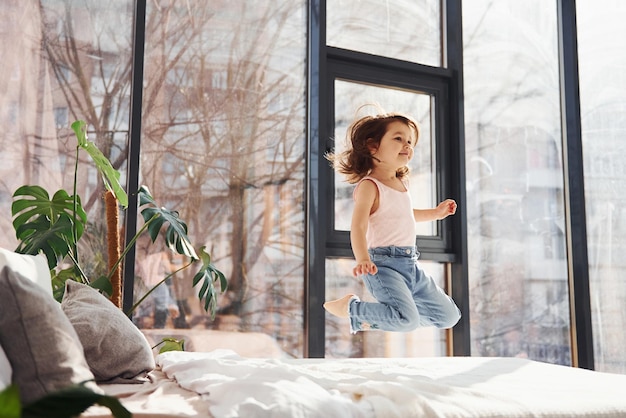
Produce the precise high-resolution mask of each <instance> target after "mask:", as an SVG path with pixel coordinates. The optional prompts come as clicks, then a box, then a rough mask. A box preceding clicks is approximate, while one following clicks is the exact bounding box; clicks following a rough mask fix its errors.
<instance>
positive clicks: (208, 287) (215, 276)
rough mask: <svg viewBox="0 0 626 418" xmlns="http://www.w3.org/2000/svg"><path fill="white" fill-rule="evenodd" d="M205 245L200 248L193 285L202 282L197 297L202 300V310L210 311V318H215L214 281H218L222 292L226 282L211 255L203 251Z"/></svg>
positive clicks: (215, 293) (224, 289) (215, 296)
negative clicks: (200, 263)
mask: <svg viewBox="0 0 626 418" xmlns="http://www.w3.org/2000/svg"><path fill="white" fill-rule="evenodd" d="M204 248H205V247H202V248H200V260H202V267H201V268H200V271H198V273H196V275H195V276H194V277H193V285H194V287H195V286H196V285H198V283H200V282H202V286H201V287H200V290H199V292H198V298H200V300H204V310H205V311H206V312H210V313H211V318H215V312H216V310H217V292H216V291H215V283H219V285H220V290H221V292H222V293H224V292H225V291H226V288H227V286H228V283H227V281H226V277H225V276H224V273H222V272H221V271H219V270H218V269H217V268H216V267H215V266H214V265H213V263H211V256H210V255H209V254H208V253H207V252H206V251H204Z"/></svg>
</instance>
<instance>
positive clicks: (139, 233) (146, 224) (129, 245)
mask: <svg viewBox="0 0 626 418" xmlns="http://www.w3.org/2000/svg"><path fill="white" fill-rule="evenodd" d="M157 217H158V215H157V214H154V215H153V216H152V218H150V219H148V221H147V222H146V223H144V224H143V226H142V227H141V228H139V231H137V233H136V234H135V236H134V237H133V239H131V240H130V242H129V243H128V245H126V247H125V248H124V251H122V254H120V258H118V259H117V261H116V262H115V264H114V265H113V267H112V268H111V270H110V271H109V275H108V276H107V280H109V281H111V277H113V273H115V270H116V269H117V267H118V266H119V265H120V264H121V262H122V261H123V260H124V257H126V254H128V252H129V251H130V249H131V248H133V245H135V242H137V238H139V236H140V235H141V234H142V233H143V231H145V230H146V229H147V228H148V226H149V225H150V224H151V223H152V221H153V220H155V219H156V218H157Z"/></svg>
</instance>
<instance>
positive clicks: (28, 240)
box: [0, 120, 227, 418]
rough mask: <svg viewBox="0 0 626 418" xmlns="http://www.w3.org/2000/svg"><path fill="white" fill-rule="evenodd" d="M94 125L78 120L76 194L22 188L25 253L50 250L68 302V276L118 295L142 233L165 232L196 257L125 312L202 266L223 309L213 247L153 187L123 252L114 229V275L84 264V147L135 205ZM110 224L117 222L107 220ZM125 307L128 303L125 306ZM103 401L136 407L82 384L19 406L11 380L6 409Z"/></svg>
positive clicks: (111, 187)
mask: <svg viewBox="0 0 626 418" xmlns="http://www.w3.org/2000/svg"><path fill="white" fill-rule="evenodd" d="M86 126H87V124H86V123H85V122H84V121H82V120H77V121H75V122H74V123H73V124H72V129H73V131H74V133H75V134H76V139H77V145H76V164H75V167H74V185H73V190H72V192H71V193H69V192H67V191H66V190H64V189H61V190H58V191H57V192H55V193H54V194H53V195H52V197H50V195H49V193H48V192H47V191H46V190H45V189H43V188H42V187H40V186H38V185H24V186H21V187H19V188H18V189H17V190H16V191H15V192H14V194H13V204H12V206H11V212H12V216H13V227H14V229H15V234H16V237H17V238H18V240H19V244H18V246H17V248H16V249H15V251H16V252H18V253H21V254H31V255H36V254H39V253H43V254H45V256H46V259H47V261H48V267H49V269H50V273H51V276H52V288H53V291H54V296H55V298H56V299H57V300H58V301H61V299H62V297H63V291H64V289H65V282H66V281H67V280H76V281H79V282H81V283H85V284H88V285H90V286H92V287H94V288H96V289H98V290H100V291H102V292H103V293H105V294H107V295H108V296H109V297H111V296H112V294H113V293H115V289H114V286H113V283H112V280H113V278H114V277H115V276H116V275H118V276H119V272H120V264H121V263H122V262H123V260H124V258H125V256H126V254H127V253H128V252H129V251H131V249H132V248H133V246H134V245H135V243H136V241H137V239H138V238H139V237H140V236H141V235H142V234H148V235H149V237H150V239H151V241H152V242H153V243H154V242H155V241H156V240H157V239H158V238H159V236H161V237H162V239H163V240H164V241H165V244H166V246H167V248H169V249H170V250H171V251H173V252H174V253H176V254H180V255H182V256H185V257H187V259H189V260H190V261H189V262H188V263H187V264H184V265H183V266H182V267H180V268H179V269H178V270H176V271H175V272H172V273H170V274H169V275H167V276H165V277H163V278H162V280H160V281H159V282H157V283H156V284H155V285H154V286H153V287H152V288H150V289H149V290H148V291H147V292H146V293H145V294H144V295H143V296H142V297H141V298H139V300H138V301H137V302H136V303H135V304H134V305H133V306H132V307H131V308H130V309H129V310H128V312H125V313H126V314H127V315H128V316H131V315H132V313H133V311H134V310H135V309H136V308H137V306H138V305H139V304H140V303H141V302H142V301H144V300H145V298H146V297H147V296H148V295H149V294H150V293H151V292H152V291H154V289H156V288H157V287H158V286H161V285H162V284H163V283H164V282H165V281H166V280H167V279H168V278H169V277H171V276H172V275H174V274H176V273H177V272H179V271H181V270H184V269H187V268H190V267H192V266H198V264H199V268H198V269H197V272H196V274H195V275H194V277H193V286H194V287H195V286H197V285H200V287H199V291H198V298H199V299H200V300H201V301H203V302H204V303H203V307H204V309H205V311H206V312H207V313H209V314H210V315H211V317H212V318H214V317H215V313H216V310H217V296H218V292H224V291H225V290H226V287H227V280H226V277H225V276H224V274H223V273H222V272H221V271H220V270H218V269H217V268H216V267H215V265H214V264H213V263H212V261H211V256H210V255H209V254H208V253H207V252H206V251H205V247H201V248H198V249H196V248H195V247H194V245H193V244H192V243H191V241H190V239H189V236H188V235H187V224H186V223H185V222H184V221H183V220H182V219H180V218H179V216H178V212H176V211H174V210H169V209H166V208H164V207H160V206H158V205H157V204H156V202H155V200H154V198H153V197H152V196H151V194H150V191H149V190H148V188H147V187H145V186H142V187H141V188H140V189H139V191H138V201H139V208H140V210H141V215H142V217H143V220H144V223H143V225H142V226H141V227H140V228H139V230H138V231H137V232H136V234H135V235H134V237H133V238H132V239H131V240H130V241H129V242H128V243H127V244H126V246H125V247H124V248H123V250H121V251H119V237H118V231H117V230H115V231H114V233H112V232H113V231H111V230H110V229H117V228H109V231H108V234H109V242H115V246H117V247H118V251H116V252H114V253H113V254H115V255H116V256H117V259H116V260H111V259H110V260H109V267H110V269H109V272H108V274H107V275H104V276H100V277H97V278H95V279H94V278H89V277H87V274H85V271H84V269H83V268H82V266H81V261H80V256H79V250H78V248H79V246H78V242H79V240H80V238H81V237H82V236H83V232H84V231H85V228H86V227H87V223H88V219H87V213H86V212H85V210H84V209H83V207H82V204H81V199H80V196H79V195H78V194H77V173H78V161H79V159H78V155H79V153H80V152H81V151H84V152H87V153H88V154H89V156H90V157H91V159H92V160H93V161H94V163H95V166H96V168H97V169H98V171H99V173H100V174H101V176H102V179H103V183H104V185H105V188H106V189H107V194H108V196H113V200H114V201H116V202H119V203H120V204H121V205H122V206H123V207H127V206H128V196H127V194H126V192H125V191H124V189H123V187H122V186H121V185H120V183H119V178H120V173H119V172H118V171H117V170H115V169H114V168H113V167H112V165H111V163H110V162H109V160H108V159H107V158H106V157H105V156H104V155H103V154H102V153H101V152H100V150H99V149H98V148H97V147H96V146H95V144H94V143H92V142H90V141H88V140H87V132H86ZM106 200H107V199H106V198H105V201H106ZM108 204H109V203H108V202H107V205H108ZM117 210H118V208H117V205H115V208H114V211H115V212H116V216H117ZM107 217H108V213H107ZM107 224H109V223H108V222H107ZM109 226H110V225H109ZM111 255H112V253H111V251H109V258H111ZM67 261H69V267H63V265H64V264H65V263H66V262H67ZM119 285H120V284H119V283H118V286H119ZM118 306H120V305H119V304H118ZM156 346H161V349H160V352H163V351H170V350H184V340H180V341H179V340H175V339H172V338H164V339H163V341H161V342H160V343H159V344H157V345H156ZM156 346H155V347H156ZM95 403H97V404H101V405H103V406H106V407H109V409H110V410H111V412H112V414H113V415H114V416H115V417H117V418H125V417H128V416H130V414H129V413H128V411H127V410H126V409H125V408H124V407H123V406H122V405H121V404H120V403H119V401H118V400H117V399H115V398H114V397H110V396H102V395H99V394H96V393H94V392H92V391H91V390H90V389H88V388H86V387H84V386H82V385H74V386H69V387H67V388H65V389H63V390H60V391H58V392H55V393H52V394H49V395H48V396H46V397H45V398H43V399H41V400H40V401H37V402H36V403H34V404H31V405H25V406H22V405H20V404H19V392H18V388H17V387H15V386H10V387H8V388H7V389H6V390H4V391H2V392H0V415H1V416H7V417H13V416H15V417H18V416H24V417H43V416H46V417H52V416H54V417H66V416H67V417H70V416H75V415H77V414H80V412H82V411H84V410H85V409H87V408H88V407H89V406H91V405H93V404H95Z"/></svg>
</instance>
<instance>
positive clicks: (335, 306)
mask: <svg viewBox="0 0 626 418" xmlns="http://www.w3.org/2000/svg"><path fill="white" fill-rule="evenodd" d="M353 297H354V295H353V294H352V293H349V294H347V295H345V296H344V297H342V298H341V299H335V300H331V301H328V302H326V303H325V304H324V309H326V310H327V311H328V312H330V313H331V314H333V315H335V316H338V317H339V318H347V317H348V316H349V315H348V306H349V305H350V300H351V299H352V298H353Z"/></svg>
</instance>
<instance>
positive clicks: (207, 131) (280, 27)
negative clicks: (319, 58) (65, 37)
mask: <svg viewBox="0 0 626 418" xmlns="http://www.w3.org/2000/svg"><path fill="white" fill-rule="evenodd" d="M192 4H193V7H191V8H187V7H180V6H179V5H178V3H177V2H172V3H171V5H170V6H168V7H161V6H162V3H160V6H159V7H156V5H155V4H154V3H152V2H149V3H148V9H147V19H146V28H147V29H146V54H145V56H146V60H145V71H144V86H145V89H144V103H143V134H142V141H141V180H140V181H141V182H142V183H145V184H148V185H149V186H150V187H151V191H152V193H153V194H154V196H155V198H157V200H158V201H161V202H165V203H166V204H168V205H170V206H171V207H174V208H177V210H178V211H179V212H180V213H181V216H183V217H184V218H185V219H187V220H188V226H189V231H190V236H191V237H192V240H193V242H196V243H198V244H199V245H206V248H207V249H208V250H209V252H210V253H211V255H212V257H213V262H214V263H215V264H216V266H218V267H219V268H220V269H221V270H222V271H223V272H224V273H225V274H226V276H227V277H228V291H227V292H226V294H225V295H223V296H222V297H221V298H220V302H219V308H218V315H217V317H216V320H215V321H211V319H210V317H208V316H207V315H206V314H204V311H203V309H202V308H201V304H200V302H199V301H198V298H197V297H196V295H195V293H196V291H195V290H194V289H193V286H192V277H191V275H182V274H181V275H176V276H174V277H173V278H172V279H171V280H170V282H169V283H168V286H167V287H166V289H167V290H168V291H169V293H170V295H169V297H170V299H169V304H175V305H177V307H178V311H179V315H178V317H175V316H176V313H174V315H172V317H171V318H169V319H168V320H167V321H166V326H167V327H168V328H192V329H193V332H192V334H191V337H188V339H189V340H191V342H192V343H193V344H194V348H195V349H196V350H206V349H210V348H211V347H212V345H211V341H209V340H210V339H209V338H208V337H206V336H203V335H204V334H203V332H202V331H204V330H215V329H217V330H226V331H239V332H252V333H257V334H259V335H265V336H269V337H271V338H270V339H269V340H270V341H274V343H273V344H274V345H275V346H276V347H278V348H279V349H281V350H283V351H285V352H287V353H289V354H291V355H293V356H301V355H302V343H301V341H302V339H301V329H302V308H301V307H302V300H303V280H302V277H303V260H304V249H303V247H304V236H303V230H304V226H303V225H304V211H303V207H304V172H305V164H304V149H305V126H306V125H305V120H306V118H305V100H304V94H305V78H304V73H305V71H304V64H305V35H306V34H305V30H304V28H305V22H306V20H305V8H304V3H303V2H293V1H279V2H272V3H265V4H263V5H261V4H259V5H255V7H246V5H245V4H244V3H239V2H227V1H223V2H215V1H212V2H202V1H198V2H193V3H192ZM152 249H153V247H151V251H152ZM141 256H142V255H141V254H138V259H139V260H140V259H141ZM172 261H174V260H172ZM167 264H168V263H167V260H166V265H167ZM147 280H154V279H151V278H147ZM136 290H137V291H136V295H135V297H136V298H137V297H140V296H142V294H143V293H144V289H143V288H142V283H141V282H140V281H137V282H136ZM153 303H154V304H157V303H158V304H159V306H157V307H156V308H159V309H162V308H160V304H161V303H162V301H161V300H159V299H157V298H153ZM146 306H148V307H149V306H150V305H146ZM142 315H145V316H147V317H148V318H147V320H145V321H144V320H142V318H141V316H142ZM139 316H140V317H138V318H136V320H137V321H138V323H140V324H141V326H143V327H150V326H151V325H152V326H154V322H153V321H152V322H151V321H150V319H151V318H154V317H155V309H154V308H153V309H146V310H144V311H143V312H142V314H141V315H139ZM157 325H158V326H162V324H157ZM179 332H180V333H182V335H185V333H184V332H183V331H179ZM146 333H147V334H149V335H154V336H155V339H157V340H158V338H156V336H161V335H166V334H172V331H171V330H167V331H162V330H146ZM244 344H245V343H244ZM272 353H273V351H271V350H270V351H268V352H263V350H262V349H260V351H259V352H258V355H269V354H272Z"/></svg>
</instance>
